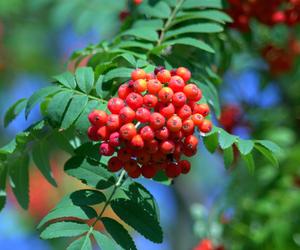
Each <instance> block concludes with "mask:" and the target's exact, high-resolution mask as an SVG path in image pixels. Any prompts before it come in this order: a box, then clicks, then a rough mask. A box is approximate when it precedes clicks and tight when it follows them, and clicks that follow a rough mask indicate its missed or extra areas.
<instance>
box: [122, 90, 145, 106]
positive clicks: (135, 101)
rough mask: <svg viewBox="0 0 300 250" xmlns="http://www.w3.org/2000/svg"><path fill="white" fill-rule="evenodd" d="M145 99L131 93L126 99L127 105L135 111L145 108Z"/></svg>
mask: <svg viewBox="0 0 300 250" xmlns="http://www.w3.org/2000/svg"><path fill="white" fill-rule="evenodd" d="M143 102H144V101H143V97H142V96H141V95H140V94H138V93H130V94H129V95H128V96H127V97H126V103H127V105H128V106H129V107H130V108H132V109H133V110H136V109H138V108H139V107H142V106H143Z"/></svg>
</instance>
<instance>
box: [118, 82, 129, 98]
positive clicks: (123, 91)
mask: <svg viewBox="0 0 300 250" xmlns="http://www.w3.org/2000/svg"><path fill="white" fill-rule="evenodd" d="M131 92H132V88H130V87H129V84H128V83H123V84H122V85H121V86H120V87H119V89H118V96H119V98H121V99H123V100H125V99H126V97H127V96H128V95H129V94H130V93H131Z"/></svg>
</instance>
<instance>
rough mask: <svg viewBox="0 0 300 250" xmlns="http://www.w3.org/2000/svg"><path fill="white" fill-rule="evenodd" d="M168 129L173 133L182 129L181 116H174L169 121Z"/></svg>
mask: <svg viewBox="0 0 300 250" xmlns="http://www.w3.org/2000/svg"><path fill="white" fill-rule="evenodd" d="M167 127H168V129H169V130H170V131H171V132H177V131H179V130H181V128H182V120H181V119H180V117H179V116H177V115H173V116H172V117H170V118H169V119H168V121H167Z"/></svg>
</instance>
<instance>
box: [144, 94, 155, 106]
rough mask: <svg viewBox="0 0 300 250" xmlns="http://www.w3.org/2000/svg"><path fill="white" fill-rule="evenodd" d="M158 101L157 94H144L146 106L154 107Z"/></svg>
mask: <svg viewBox="0 0 300 250" xmlns="http://www.w3.org/2000/svg"><path fill="white" fill-rule="evenodd" d="M157 103H158V99H157V97H156V96H155V95H151V94H148V95H145V96H144V106H145V107H147V108H154V107H155V106H156V104H157Z"/></svg>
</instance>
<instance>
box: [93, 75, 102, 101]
mask: <svg viewBox="0 0 300 250" xmlns="http://www.w3.org/2000/svg"><path fill="white" fill-rule="evenodd" d="M103 80H104V75H100V76H99V78H98V80H97V82H96V84H95V88H96V92H97V95H98V96H99V97H101V98H103V96H104V91H103V86H102V84H103Z"/></svg>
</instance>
